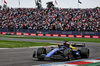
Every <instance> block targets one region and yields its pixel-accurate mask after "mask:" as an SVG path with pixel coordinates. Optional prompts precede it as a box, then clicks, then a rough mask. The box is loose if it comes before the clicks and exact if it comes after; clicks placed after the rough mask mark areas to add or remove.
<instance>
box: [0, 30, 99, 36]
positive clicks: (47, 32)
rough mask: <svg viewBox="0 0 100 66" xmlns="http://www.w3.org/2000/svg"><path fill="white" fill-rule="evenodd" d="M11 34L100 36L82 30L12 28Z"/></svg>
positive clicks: (0, 31)
mask: <svg viewBox="0 0 100 66" xmlns="http://www.w3.org/2000/svg"><path fill="white" fill-rule="evenodd" d="M8 30H9V29H0V34H4V35H5V34H6V33H7V32H10V31H8ZM10 33H11V34H16V35H31V36H48V37H49V36H53V37H76V38H100V32H86V31H84V32H82V31H57V30H27V29H14V30H13V31H12V32H10Z"/></svg>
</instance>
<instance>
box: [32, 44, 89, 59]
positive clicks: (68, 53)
mask: <svg viewBox="0 0 100 66" xmlns="http://www.w3.org/2000/svg"><path fill="white" fill-rule="evenodd" d="M88 57H89V49H88V48H86V47H85V44H76V43H74V44H68V43H67V42H65V43H64V44H63V45H58V47H57V48H54V47H51V49H50V51H47V50H46V48H44V47H41V48H38V50H37V51H34V53H33V58H38V60H44V59H45V58H50V59H63V60H69V61H71V60H73V59H77V58H88Z"/></svg>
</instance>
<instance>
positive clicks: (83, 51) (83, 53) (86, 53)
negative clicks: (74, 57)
mask: <svg viewBox="0 0 100 66" xmlns="http://www.w3.org/2000/svg"><path fill="white" fill-rule="evenodd" d="M88 57H89V49H88V48H82V49H81V58H88Z"/></svg>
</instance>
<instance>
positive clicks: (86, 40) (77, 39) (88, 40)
mask: <svg viewBox="0 0 100 66" xmlns="http://www.w3.org/2000/svg"><path fill="white" fill-rule="evenodd" d="M0 37H6V38H23V39H41V40H60V41H77V42H95V43H100V39H94V38H54V37H23V36H22V37H21V36H16V35H0Z"/></svg>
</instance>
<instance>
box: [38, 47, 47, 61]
mask: <svg viewBox="0 0 100 66" xmlns="http://www.w3.org/2000/svg"><path fill="white" fill-rule="evenodd" d="M42 54H46V48H44V47H41V48H38V50H37V58H38V60H44V57H43V56H42Z"/></svg>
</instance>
